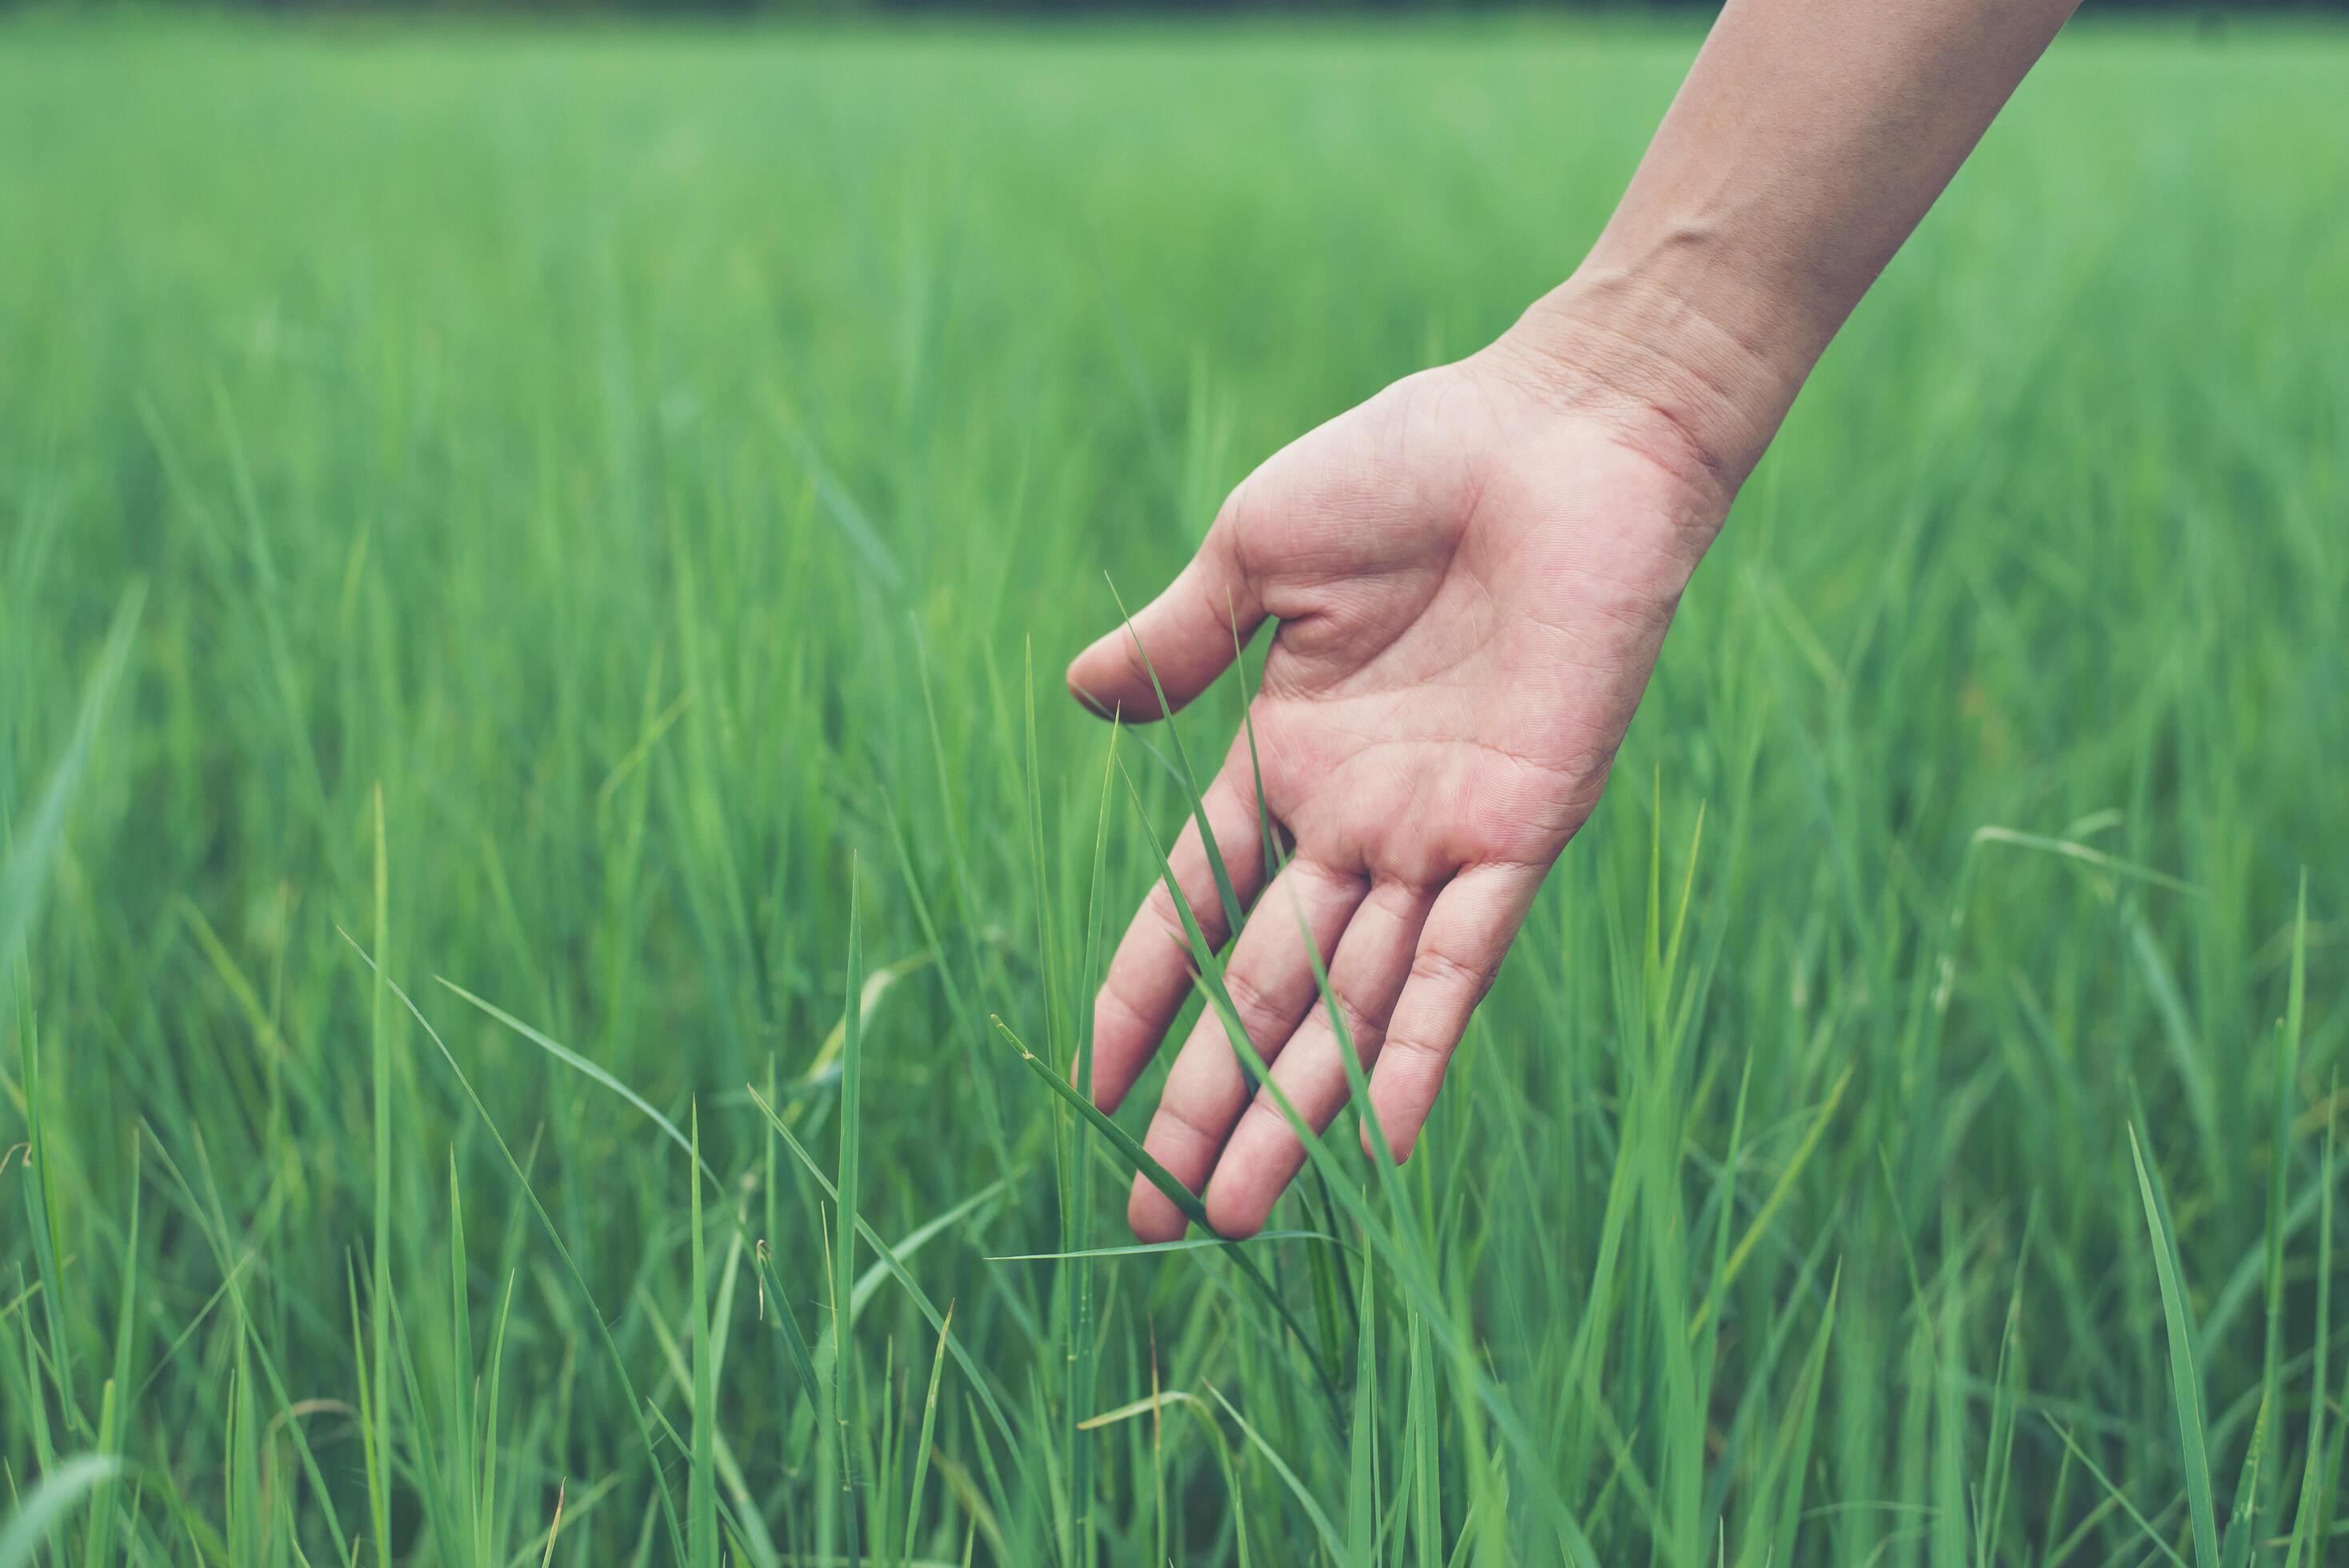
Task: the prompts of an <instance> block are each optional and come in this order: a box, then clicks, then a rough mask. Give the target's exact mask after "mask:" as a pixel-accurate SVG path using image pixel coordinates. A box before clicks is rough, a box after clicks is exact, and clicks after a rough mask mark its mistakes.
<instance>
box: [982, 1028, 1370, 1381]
mask: <svg viewBox="0 0 2349 1568" xmlns="http://www.w3.org/2000/svg"><path fill="white" fill-rule="evenodd" d="M995 1026H996V1028H997V1030H999V1032H1000V1033H1001V1034H1002V1036H1003V1037H1004V1038H1005V1039H1006V1040H1008V1041H1009V1042H1010V1044H1011V1047H1012V1048H1013V1049H1014V1050H1016V1051H1018V1052H1019V1059H1020V1060H1021V1061H1023V1062H1025V1063H1027V1064H1028V1068H1029V1070H1030V1071H1031V1072H1033V1073H1034V1074H1035V1075H1036V1076H1037V1078H1040V1079H1041V1080H1042V1081H1043V1082H1044V1083H1045V1084H1046V1085H1047V1086H1049V1087H1050V1088H1051V1090H1052V1092H1053V1093H1054V1094H1056V1095H1059V1096H1060V1097H1061V1099H1063V1100H1065V1101H1067V1102H1068V1103H1069V1104H1070V1105H1071V1106H1073V1107H1074V1108H1075V1109H1076V1111H1077V1113H1078V1114H1079V1115H1080V1116H1082V1117H1083V1118H1084V1119H1086V1120H1087V1121H1089V1122H1091V1123H1092V1126H1093V1128H1094V1129H1095V1130H1097V1131H1099V1132H1100V1133H1101V1134H1102V1136H1103V1137H1104V1138H1106V1139H1108V1140H1109V1141H1110V1145H1111V1147H1112V1148H1113V1149H1115V1150H1117V1152H1118V1153H1119V1154H1120V1155H1121V1156H1122V1157H1123V1159H1124V1160H1125V1161H1126V1163H1127V1164H1128V1165H1129V1166H1131V1167H1132V1168H1133V1170H1134V1171H1136V1172H1138V1173H1139V1174H1140V1175H1141V1176H1143V1178H1144V1179H1145V1180H1146V1181H1149V1183H1150V1184H1151V1185H1152V1186H1154V1187H1155V1188H1157V1189H1158V1190H1159V1191H1161V1192H1164V1194H1165V1195H1166V1201H1167V1202H1170V1203H1173V1204H1174V1207H1175V1208H1177V1209H1179V1210H1180V1211H1182V1213H1183V1216H1184V1218H1185V1219H1187V1220H1189V1221H1190V1222H1192V1223H1194V1224H1195V1225H1197V1226H1199V1227H1200V1228H1201V1229H1202V1230H1205V1231H1206V1232H1208V1233H1210V1234H1211V1235H1212V1234H1213V1233H1214V1231H1215V1226H1214V1225H1212V1224H1210V1223H1208V1222H1207V1206H1206V1204H1205V1203H1203V1202H1200V1201H1199V1198H1198V1194H1196V1193H1195V1192H1193V1191H1191V1190H1190V1189H1189V1188H1188V1187H1185V1186H1184V1185H1183V1183H1182V1182H1180V1181H1176V1180H1175V1179H1174V1172H1173V1171H1169V1170H1167V1169H1166V1167H1164V1165H1161V1164H1160V1163H1158V1161H1157V1160H1156V1159H1154V1157H1153V1156H1152V1155H1151V1153H1150V1151H1149V1150H1145V1149H1143V1147H1142V1145H1141V1144H1140V1143H1138V1142H1136V1141H1135V1140H1134V1137H1133V1134H1132V1133H1130V1132H1128V1131H1126V1130H1125V1129H1123V1127H1120V1126H1119V1125H1118V1124H1117V1123H1116V1122H1114V1121H1112V1120H1111V1119H1110V1118H1109V1117H1108V1115H1107V1114H1106V1113H1104V1112H1103V1111H1102V1109H1100V1108H1099V1107H1097V1106H1095V1105H1094V1104H1093V1102H1092V1101H1091V1100H1089V1099H1085V1098H1084V1097H1083V1096H1082V1095H1080V1094H1079V1093H1077V1091H1076V1089H1075V1088H1073V1087H1072V1086H1071V1084H1070V1083H1069V1082H1068V1080H1067V1079H1065V1078H1061V1075H1060V1074H1058V1073H1056V1072H1054V1071H1053V1070H1052V1068H1051V1067H1050V1064H1048V1063H1047V1062H1045V1061H1044V1059H1043V1058H1042V1057H1039V1056H1038V1055H1037V1054H1036V1053H1035V1052H1033V1051H1031V1050H1030V1049H1029V1048H1028V1047H1027V1044H1026V1042H1024V1041H1022V1040H1021V1039H1020V1038H1019V1036H1018V1035H1017V1034H1015V1033H1014V1032H1013V1031H1012V1028H1011V1026H1010V1025H1009V1024H1007V1023H1005V1022H1004V1021H1003V1020H1002V1019H1000V1018H998V1019H996V1020H995ZM1215 1244H1216V1245H1217V1246H1219V1247H1221V1248H1222V1249H1223V1250H1224V1252H1225V1253H1226V1255H1228V1256H1229V1257H1230V1258H1231V1259H1232V1260H1233V1262H1234V1263H1236V1264H1237V1265H1238V1266H1239V1270H1240V1273H1241V1274H1242V1275H1243V1276H1244V1277H1245V1278H1246V1279H1247V1282H1248V1283H1249V1284H1251V1285H1253V1286H1255V1287H1256V1290H1257V1294H1258V1295H1262V1296H1263V1297H1264V1299H1265V1302H1266V1303H1267V1305H1269V1306H1271V1308H1272V1309H1273V1311H1274V1312H1275V1313H1276V1314H1278V1315H1279V1318H1280V1320H1281V1322H1282V1324H1283V1325H1285V1326H1287V1327H1288V1331H1289V1332H1290V1333H1291V1334H1293V1335H1295V1336H1297V1343H1298V1346H1299V1348H1301V1349H1302V1350H1303V1351H1304V1352H1305V1356H1306V1359H1307V1360H1309V1362H1311V1363H1312V1365H1313V1370H1314V1374H1315V1376H1317V1377H1319V1378H1320V1379H1321V1386H1322V1388H1323V1391H1324V1392H1325V1393H1326V1394H1327V1395H1328V1396H1329V1398H1330V1408H1332V1409H1335V1408H1338V1407H1337V1398H1338V1390H1337V1384H1336V1383H1335V1381H1334V1380H1333V1379H1332V1378H1331V1377H1330V1371H1329V1368H1328V1367H1324V1366H1323V1365H1322V1363H1321V1357H1320V1354H1319V1352H1318V1351H1317V1350H1316V1349H1315V1348H1314V1346H1313V1341H1312V1340H1311V1338H1309V1336H1307V1334H1306V1332H1305V1327H1304V1326H1303V1325H1302V1324H1300V1323H1299V1322H1298V1321H1297V1318H1296V1315H1294V1314H1293V1313H1291V1312H1290V1311H1289V1310H1288V1303H1286V1302H1284V1301H1282V1300H1281V1299H1280V1293H1279V1291H1278V1289H1277V1288H1275V1286H1274V1285H1273V1283H1272V1281H1271V1280H1269V1279H1268V1278H1266V1277H1265V1274H1264V1271H1263V1270H1261V1269H1259V1268H1257V1266H1256V1260H1255V1259H1253V1258H1251V1257H1249V1256H1248V1255H1247V1253H1246V1252H1245V1251H1243V1250H1242V1248H1241V1245H1240V1243H1237V1242H1233V1241H1227V1240H1225V1239H1224V1238H1222V1237H1216V1240H1215Z"/></svg>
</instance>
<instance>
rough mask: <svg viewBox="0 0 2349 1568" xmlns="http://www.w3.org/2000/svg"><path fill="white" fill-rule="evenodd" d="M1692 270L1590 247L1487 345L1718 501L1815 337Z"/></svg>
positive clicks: (1784, 398)
mask: <svg viewBox="0 0 2349 1568" xmlns="http://www.w3.org/2000/svg"><path fill="white" fill-rule="evenodd" d="M1602 248H1603V247H1602ZM1682 260H1687V258H1682ZM1703 274H1704V269H1702V268H1698V267H1692V266H1687V265H1682V266H1678V267H1665V266H1657V265H1629V266H1627V265H1619V264H1615V263H1612V262H1610V261H1609V260H1608V259H1606V258H1604V257H1602V256H1601V254H1600V253H1598V252H1594V253H1592V255H1591V257H1590V258H1589V259H1588V261H1586V262H1585V263H1583V265H1582V266H1581V267H1580V268H1579V269H1578V270H1577V272H1576V273H1575V274H1574V276H1573V277H1571V278H1569V279H1568V280H1567V281H1566V282H1565V283H1564V284H1560V285H1559V286H1558V287H1557V288H1556V289H1553V290H1552V291H1550V293H1548V294H1545V295H1544V296H1543V297H1542V298H1540V299H1538V300H1537V301H1535V302H1534V304H1532V305H1531V306H1530V307H1529V308H1528V309H1527V310H1526V313H1525V315H1523V316H1521V317H1520V318H1519V319H1518V321H1517V323H1516V325H1514V326H1513V327H1511V328H1510V329H1509V330H1508V331H1507V332H1506V333H1505V334H1503V335H1502V336H1501V338H1500V339H1499V340H1498V341H1497V342H1495V344H1494V345H1493V346H1492V348H1491V349H1489V350H1488V351H1487V353H1488V354H1490V355H1491V356H1494V358H1495V362H1496V363H1497V364H1498V365H1499V366H1501V367H1503V368H1505V369H1506V372H1507V373H1509V374H1511V375H1512V376H1514V377H1516V378H1518V379H1519V380H1520V381H1522V382H1523V383H1524V384H1525V385H1526V386H1527V387H1528V388H1529V389H1530V390H1532V391H1533V392H1534V393H1535V394H1536V395H1537V396H1538V397H1542V398H1543V399H1544V400H1545V401H1547V402H1549V403H1550V404H1551V405H1552V406H1554V407H1558V408H1560V409H1562V410H1571V411H1574V412H1576V413H1579V414H1585V415H1596V416H1597V417H1599V418H1603V419H1606V420H1608V421H1609V422H1611V423H1615V424H1617V425H1619V427H1620V429H1621V433H1622V434H1623V435H1624V437H1625V438H1627V439H1629V440H1630V442H1631V443H1632V444H1633V445H1635V446H1637V447H1638V448H1640V449H1641V450H1642V451H1644V452H1645V453H1646V454H1647V455H1649V456H1651V457H1652V458H1654V459H1656V460H1658V461H1659V462H1661V463H1663V464H1664V465H1665V466H1666V467H1668V468H1671V469H1673V470H1674V471H1675V472H1678V473H1681V474H1682V475H1683V476H1684V477H1686V478H1687V479H1689V480H1690V481H1691V482H1692V483H1695V484H1699V485H1701V486H1704V487H1707V488H1710V489H1712V490H1715V491H1716V492H1717V493H1718V499H1719V500H1720V502H1721V504H1722V506H1723V509H1724V510H1725V509H1726V507H1727V505H1728V503H1729V501H1730V500H1731V499H1733V497H1734V496H1735V494H1736V492H1737V489H1738V487H1739V486H1740V485H1741V484H1743V483H1744V480H1745V476H1746V475H1747V474H1749V473H1750V472H1752V471H1753V469H1754V464H1755V463H1756V462H1757V461H1759V460H1760V459H1761V456H1762V452H1763V449H1764V448H1765V447H1767V446H1768V445H1769V442H1770V438H1771V437H1773V436H1774V435H1775V434H1776V433H1777V429H1778V425H1779V422H1780V421H1781V420H1782V419H1784V418H1785V414H1786V410H1787V408H1788V407H1790V406H1792V404H1793V402H1794V399H1795V393H1796V392H1797V391H1798V390H1799V389H1800V388H1801V387H1802V384H1803V378H1804V377H1806V375H1807V374H1808V373H1809V371H1810V367H1811V365H1812V364H1813V363H1814V362H1815V361H1816V358H1817V355H1818V347H1816V346H1812V344H1811V342H1810V338H1809V335H1807V334H1806V333H1804V332H1802V331H1801V330H1800V329H1799V328H1790V329H1787V330H1775V329H1774V327H1773V323H1774V321H1782V320H1784V319H1785V317H1783V316H1778V315H1774V313H1773V312H1771V310H1770V309H1769V307H1768V305H1767V304H1766V302H1764V301H1760V300H1748V299H1743V298H1739V297H1737V295H1736V293H1735V290H1734V286H1733V284H1732V283H1731V282H1730V281H1729V280H1726V279H1723V278H1722V277H1719V276H1717V275H1703ZM1820 346H1824V339H1823V338H1822V339H1821V340H1820Z"/></svg>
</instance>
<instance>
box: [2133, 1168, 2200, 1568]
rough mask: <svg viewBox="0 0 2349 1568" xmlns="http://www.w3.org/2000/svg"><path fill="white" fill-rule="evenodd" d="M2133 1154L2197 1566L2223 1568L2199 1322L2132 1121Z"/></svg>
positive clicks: (2163, 1211)
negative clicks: (2197, 1343)
mask: <svg viewBox="0 0 2349 1568" xmlns="http://www.w3.org/2000/svg"><path fill="white" fill-rule="evenodd" d="M2128 1135H2129V1157H2130V1159H2131V1160H2133V1161H2135V1162H2136V1165H2137V1192H2138V1195H2139V1196H2140V1197H2141V1198H2142V1199H2143V1200H2144V1202H2145V1222H2146V1226H2147V1230H2148V1231H2149V1232H2150V1233H2152V1237H2153V1267H2154V1273H2155V1274H2156V1276H2157V1277H2158V1279H2159V1281H2160V1284H2161V1315H2162V1318H2163V1321H2164V1322H2165V1323H2166V1324H2167V1326H2168V1332H2169V1382H2170V1396H2171V1398H2172V1399H2173V1400H2174V1401H2175V1403H2176V1405H2177V1408H2178V1448H2179V1450H2180V1455H2181V1458H2182V1460H2183V1462H2184V1465H2185V1468H2186V1507H2187V1511H2188V1513H2189V1515H2190V1516H2191V1518H2192V1520H2193V1524H2194V1560H2195V1563H2196V1565H2197V1568H2220V1557H2219V1520H2218V1512H2217V1509H2216V1505H2215V1504H2214V1503H2213V1501H2212V1499H2211V1495H2210V1455H2209V1424H2208V1423H2207V1422H2206V1421H2205V1420H2204V1418H2203V1415H2202V1373H2201V1369H2200V1367H2199V1366H2198V1364H2197V1360H2196V1357H2195V1353H2194V1327H2193V1325H2192V1323H2191V1322H2189V1319H2188V1317H2187V1310H2186V1289H2185V1284H2184V1282H2183V1281H2182V1280H2181V1279H2180V1278H2179V1277H2178V1276H2179V1273H2180V1270H2179V1266H2178V1254H2177V1250H2176V1243H2175V1241H2174V1240H2173V1239H2172V1234H2171V1232H2170V1228H2169V1225H2168V1216H2167V1213H2166V1209H2167V1205H2165V1204H2163V1203H2161V1202H2159V1201H2158V1199H2157V1197H2156V1193H2155V1188H2154V1179H2153V1176H2152V1174H2151V1173H2150V1172H2149V1171H2147V1169H2146V1162H2145V1150H2144V1148H2143V1146H2142V1145H2141V1144H2140V1143H2139V1142H2138V1140H2137V1125H2136V1123H2134V1122H2132V1123H2130V1124H2129V1130H2128Z"/></svg>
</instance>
